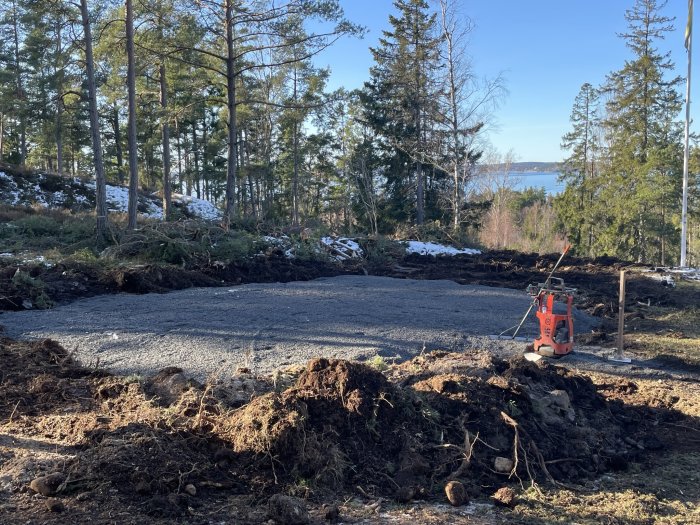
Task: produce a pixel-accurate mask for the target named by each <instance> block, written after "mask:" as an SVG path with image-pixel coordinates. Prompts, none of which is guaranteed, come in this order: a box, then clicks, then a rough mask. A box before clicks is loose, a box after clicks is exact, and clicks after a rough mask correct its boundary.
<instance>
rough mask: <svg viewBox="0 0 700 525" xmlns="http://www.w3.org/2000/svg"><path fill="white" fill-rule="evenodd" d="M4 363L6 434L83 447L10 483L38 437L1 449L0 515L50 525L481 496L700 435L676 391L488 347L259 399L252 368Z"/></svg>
mask: <svg viewBox="0 0 700 525" xmlns="http://www.w3.org/2000/svg"><path fill="white" fill-rule="evenodd" d="M0 355H1V356H2V363H3V375H2V385H0V387H1V390H0V391H2V393H3V395H2V397H0V419H1V420H2V421H3V423H2V424H0V437H1V436H2V435H13V436H15V439H19V436H25V437H31V440H30V441H35V442H37V443H38V442H39V440H49V442H51V443H54V444H57V443H61V444H69V445H78V446H77V448H71V449H70V454H69V456H67V457H62V458H60V459H52V460H47V461H44V462H43V463H42V464H41V466H40V467H36V468H35V469H34V470H32V471H31V472H32V476H31V477H27V476H28V475H27V473H26V469H25V471H24V474H21V475H19V474H17V473H16V472H17V469H18V465H19V464H20V463H19V456H20V455H21V454H26V453H27V452H26V447H27V445H26V444H25V445H23V446H22V447H20V448H17V447H14V448H13V447H11V446H4V442H3V440H2V439H0V459H1V461H0V482H2V483H0V485H2V487H4V488H0V521H2V519H4V518H3V513H4V509H6V508H14V509H15V510H16V509H17V508H22V509H26V512H28V513H29V514H31V516H34V517H36V516H39V517H40V518H41V520H40V521H38V522H41V523H51V522H55V523H62V522H66V521H69V520H70V521H74V522H76V521H75V518H76V517H78V516H91V518H94V519H95V520H96V521H95V522H97V523H100V522H109V520H112V521H113V519H114V518H113V517H114V516H127V517H128V519H126V518H125V519H124V520H122V522H124V523H132V522H133V523H138V522H139V520H141V522H143V521H144V520H146V521H148V520H151V519H156V518H157V519H163V520H166V521H167V520H168V519H173V518H177V517H181V518H177V519H183V520H185V522H188V521H187V520H188V519H194V518H195V517H196V520H195V521H197V520H199V521H197V522H202V523H205V522H209V521H211V519H215V518H217V517H219V518H220V517H221V516H224V515H226V513H227V512H229V511H228V510H226V509H228V508H229V507H230V506H231V505H233V504H232V503H231V501H230V499H231V498H232V497H234V496H235V497H241V498H249V499H248V500H247V503H246V505H248V506H249V507H250V508H251V509H252V508H259V506H260V505H264V504H265V503H266V501H267V499H268V498H269V497H271V496H273V495H275V494H280V493H283V494H287V495H294V496H302V497H304V498H306V499H307V501H309V502H315V503H316V504H318V505H320V503H321V502H332V501H337V500H338V499H339V498H340V497H341V496H347V495H354V496H358V495H359V496H360V497H385V498H391V499H393V500H395V501H398V502H403V503H405V502H408V501H411V500H413V499H427V500H429V501H435V500H437V501H443V500H444V490H445V486H446V484H448V483H449V482H459V483H460V484H461V485H462V486H463V487H464V488H465V489H466V490H465V493H464V496H465V499H475V500H482V501H484V500H487V499H488V498H489V497H491V496H493V495H494V494H495V493H496V492H498V491H499V490H500V492H499V494H502V493H504V492H508V493H509V494H510V493H511V492H512V490H516V491H517V490H519V489H520V487H521V486H526V485H529V484H530V483H538V484H556V485H564V486H569V485H571V484H578V483H581V482H583V481H585V480H588V479H593V478H596V477H598V476H600V475H601V473H603V472H606V471H609V470H622V469H626V468H627V466H628V464H629V462H630V461H642V462H643V461H644V460H645V458H646V457H647V456H648V455H649V454H656V451H657V450H659V449H661V448H664V449H667V450H668V449H670V448H672V447H682V446H687V443H686V445H683V443H681V442H680V441H677V440H676V439H674V440H669V439H666V436H665V435H661V434H660V432H661V431H662V430H661V429H664V428H668V425H677V427H678V428H690V429H692V428H697V426H698V425H697V421H696V420H695V419H694V418H690V417H688V416H686V415H684V414H683V413H682V412H681V411H677V410H676V409H675V408H674V402H677V401H678V398H676V399H675V401H674V399H673V396H671V395H669V396H668V397H666V398H663V400H661V401H658V402H654V403H647V404H641V405H636V404H628V403H627V402H626V396H627V395H631V396H633V397H632V399H633V400H635V401H636V402H638V401H639V400H640V392H639V389H637V387H636V385H635V383H633V382H631V381H628V380H623V379H615V378H610V377H608V378H607V379H606V382H604V383H598V384H596V383H594V382H593V381H592V380H591V379H590V378H588V377H586V376H582V375H578V374H576V373H574V372H572V371H569V370H566V369H564V368H561V367H557V366H553V365H552V364H549V363H547V362H539V363H532V362H529V361H526V360H523V359H521V358H517V359H513V360H511V361H504V360H500V359H497V358H494V357H492V356H490V355H488V354H487V353H485V352H470V353H466V354H456V353H446V352H433V353H430V354H426V355H422V356H419V357H416V358H414V359H413V360H411V361H407V362H405V363H403V364H400V365H395V366H392V367H389V368H388V369H387V370H386V371H384V372H380V371H379V370H377V369H376V368H373V367H370V366H367V365H365V364H361V363H356V362H348V361H344V360H327V359H316V360H312V361H310V362H309V363H308V364H307V366H306V368H305V369H304V370H302V371H300V372H298V373H297V374H298V375H297V376H296V378H295V379H294V380H293V382H292V384H291V385H290V386H288V387H284V386H283V385H281V383H280V382H274V381H260V382H259V385H260V386H259V388H258V387H255V388H252V389H251V388H250V387H249V383H250V381H253V379H251V378H250V377H249V373H248V372H247V371H241V373H242V374H248V375H246V376H245V381H237V382H234V383H231V384H217V385H200V384H198V383H196V382H194V381H189V380H187V378H185V377H184V376H183V375H182V372H181V371H180V370H178V369H174V368H171V369H166V370H164V371H163V372H161V373H160V374H158V375H157V376H154V377H151V378H145V379H141V380H136V379H134V378H120V377H114V376H110V375H108V374H104V373H101V372H98V371H95V370H93V369H86V368H83V367H81V366H79V365H78V364H77V363H75V362H74V361H73V360H72V359H71V356H70V355H69V354H68V353H67V352H66V351H65V350H64V349H62V348H61V347H60V346H58V345H57V344H55V343H53V342H50V341H44V342H40V343H27V342H14V341H10V340H7V339H3V340H1V341H0ZM243 384H246V385H248V386H247V387H246V389H245V390H246V395H249V392H250V391H251V390H254V391H256V392H258V393H257V394H256V395H254V396H253V398H252V399H251V400H250V401H248V402H243V403H242V404H241V399H242V397H241V396H237V395H235V392H232V390H234V389H237V388H242V387H241V385H243ZM275 387H276V388H275ZM655 395H657V394H655ZM655 399H656V398H655ZM232 400H235V401H232ZM664 400H665V401H664ZM695 431H696V432H697V430H695ZM22 439H24V438H22ZM25 441H26V440H25ZM53 446H54V447H56V446H58V445H53ZM47 475H48V476H49V478H48V479H56V480H57V481H54V485H53V486H52V488H51V489H50V490H47V493H46V494H43V495H44V496H48V497H49V498H52V499H51V500H50V501H49V500H46V501H47V504H46V505H44V500H43V499H41V498H40V499H37V497H32V494H33V492H34V491H33V490H32V489H29V488H28V485H29V481H31V479H32V478H33V479H34V485H33V486H34V487H36V486H39V485H38V484H37V478H41V479H47V478H45V476H47ZM52 476H53V477H52ZM8 479H9V481H7V480H8ZM450 486H451V487H454V485H450ZM504 487H507V488H508V490H507V491H504V490H503V488H504ZM460 490H461V489H460ZM251 498H252V499H251ZM56 501H58V503H56ZM18 506H19V507H18ZM47 509H48V510H47ZM57 512H62V514H61V515H60V516H59V515H58V514H56V513H57ZM217 513H218V514H217ZM256 519H258V520H259V519H260V517H259V516H258V518H256ZM263 519H265V517H264V515H263ZM247 520H248V518H244V517H241V518H240V521H241V522H244V523H245V522H249V521H250V522H256V521H255V520H254V519H252V518H250V520H249V521H247ZM258 522H259V521H258Z"/></svg>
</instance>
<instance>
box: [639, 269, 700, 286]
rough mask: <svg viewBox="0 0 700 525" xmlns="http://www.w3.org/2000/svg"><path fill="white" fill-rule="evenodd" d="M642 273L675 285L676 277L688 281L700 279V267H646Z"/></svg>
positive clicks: (668, 284) (667, 284)
mask: <svg viewBox="0 0 700 525" xmlns="http://www.w3.org/2000/svg"><path fill="white" fill-rule="evenodd" d="M642 273H644V275H645V276H646V277H648V278H649V279H653V280H655V281H660V282H661V283H662V284H664V285H665V286H670V287H672V288H673V287H675V286H676V280H675V279H676V278H678V279H685V280H686V281H700V268H678V267H676V268H670V267H667V266H658V267H656V268H651V269H644V270H642Z"/></svg>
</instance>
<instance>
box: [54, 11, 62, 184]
mask: <svg viewBox="0 0 700 525" xmlns="http://www.w3.org/2000/svg"><path fill="white" fill-rule="evenodd" d="M54 74H55V76H56V165H57V166H56V172H57V173H58V174H59V175H61V174H62V173H63V55H62V49H61V17H60V16H59V17H58V19H57V20H56V62H55V66H54Z"/></svg>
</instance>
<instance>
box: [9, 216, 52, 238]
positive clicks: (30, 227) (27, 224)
mask: <svg viewBox="0 0 700 525" xmlns="http://www.w3.org/2000/svg"><path fill="white" fill-rule="evenodd" d="M13 224H14V225H15V226H17V228H18V230H17V231H18V233H20V234H23V235H26V236H28V237H46V236H57V235H58V234H59V233H60V231H61V223H59V222H58V221H56V220H55V219H53V218H52V217H47V216H45V215H31V216H29V217H23V218H20V219H17V220H16V221H14V222H13Z"/></svg>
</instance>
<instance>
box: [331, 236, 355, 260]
mask: <svg viewBox="0 0 700 525" xmlns="http://www.w3.org/2000/svg"><path fill="white" fill-rule="evenodd" d="M321 244H322V245H323V246H325V248H326V249H327V250H328V252H329V253H330V254H331V259H334V260H336V261H347V260H348V259H358V258H360V257H362V256H363V255H364V253H363V251H362V248H360V245H359V244H357V242H355V241H354V240H352V239H348V238H347V237H336V238H334V237H322V238H321Z"/></svg>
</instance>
